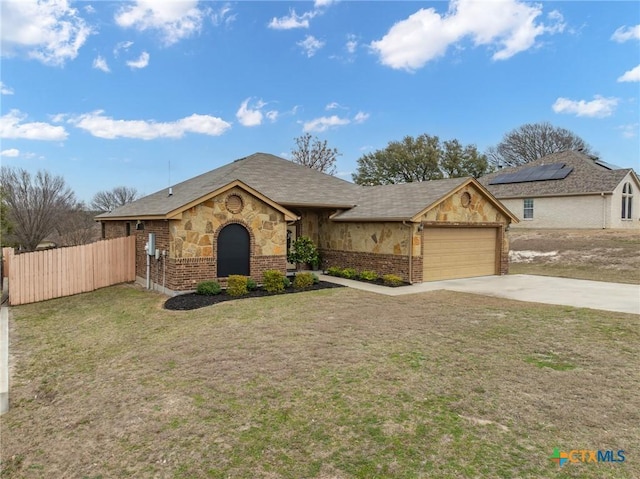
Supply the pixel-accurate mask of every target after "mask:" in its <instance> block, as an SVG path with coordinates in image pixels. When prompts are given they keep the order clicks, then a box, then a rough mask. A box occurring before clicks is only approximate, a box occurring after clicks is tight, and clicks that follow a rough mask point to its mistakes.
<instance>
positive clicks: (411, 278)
mask: <svg viewBox="0 0 640 479" xmlns="http://www.w3.org/2000/svg"><path fill="white" fill-rule="evenodd" d="M402 224H403V225H405V226H408V227H409V284H413V225H412V224H410V225H408V224H407V222H406V221H405V220H402Z"/></svg>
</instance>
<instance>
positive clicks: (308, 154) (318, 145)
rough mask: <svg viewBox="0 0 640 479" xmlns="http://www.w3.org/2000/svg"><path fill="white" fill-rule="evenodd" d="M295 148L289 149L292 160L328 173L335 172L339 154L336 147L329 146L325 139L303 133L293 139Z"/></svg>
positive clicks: (333, 173) (332, 173)
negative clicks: (321, 139)
mask: <svg viewBox="0 0 640 479" xmlns="http://www.w3.org/2000/svg"><path fill="white" fill-rule="evenodd" d="M295 141H296V145H297V148H296V149H293V150H291V155H292V156H293V159H292V161H293V162H294V163H299V164H301V165H304V166H308V167H309V168H313V169H314V170H318V171H322V172H323V173H327V174H328V175H335V174H336V158H337V157H338V156H339V155H340V153H338V150H337V149H336V148H329V147H328V146H327V140H323V141H320V140H319V139H318V138H316V137H313V136H311V134H310V133H305V134H304V135H302V136H299V137H298V138H296V139H295Z"/></svg>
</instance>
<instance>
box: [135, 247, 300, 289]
mask: <svg viewBox="0 0 640 479" xmlns="http://www.w3.org/2000/svg"><path fill="white" fill-rule="evenodd" d="M151 261H152V267H151V279H152V281H154V282H156V283H158V284H162V276H161V275H162V273H161V272H160V275H159V276H158V275H157V274H156V273H155V272H156V271H157V268H162V266H161V261H159V262H158V266H157V267H156V266H154V265H153V263H154V261H155V260H154V259H152V260H151ZM166 261H167V265H166V277H165V287H166V288H168V289H170V290H172V291H189V290H193V289H195V288H196V286H197V285H198V283H200V282H202V281H210V280H214V281H218V282H219V283H220V284H221V285H223V286H225V285H226V282H227V279H226V278H217V277H216V269H217V264H216V263H217V262H216V258H215V257H208V258H166ZM286 265H287V259H286V257H285V256H252V257H251V263H250V275H251V278H253V279H254V280H255V281H256V282H258V283H260V282H261V281H262V274H263V273H264V272H265V271H266V270H268V269H277V270H279V271H282V273H285V272H286V267H287V266H286ZM141 277H144V275H141ZM156 278H159V281H158V280H157V279H156Z"/></svg>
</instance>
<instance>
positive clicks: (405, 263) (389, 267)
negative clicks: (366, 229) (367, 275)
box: [320, 249, 422, 282]
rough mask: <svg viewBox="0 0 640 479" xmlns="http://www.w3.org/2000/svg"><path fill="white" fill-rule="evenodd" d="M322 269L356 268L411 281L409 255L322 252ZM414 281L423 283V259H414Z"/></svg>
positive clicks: (325, 250) (419, 257)
mask: <svg viewBox="0 0 640 479" xmlns="http://www.w3.org/2000/svg"><path fill="white" fill-rule="evenodd" d="M320 254H321V256H322V267H323V269H327V268H329V267H331V266H339V267H341V268H355V269H357V270H358V271H363V270H370V271H375V272H376V273H378V274H379V275H384V274H395V275H398V276H400V277H401V278H402V280H403V281H407V282H408V281H409V257H408V256H407V255H393V254H379V253H364V252H355V251H336V250H327V249H323V250H320ZM412 267H413V281H414V282H418V281H422V257H421V256H414V257H413V265H412Z"/></svg>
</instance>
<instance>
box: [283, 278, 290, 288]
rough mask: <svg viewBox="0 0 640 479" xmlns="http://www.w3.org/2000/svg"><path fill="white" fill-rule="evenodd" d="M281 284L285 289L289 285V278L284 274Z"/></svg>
mask: <svg viewBox="0 0 640 479" xmlns="http://www.w3.org/2000/svg"><path fill="white" fill-rule="evenodd" d="M282 284H284V289H287V288H288V287H290V286H291V280H290V279H289V278H287V277H286V276H285V277H284V279H283V280H282Z"/></svg>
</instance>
